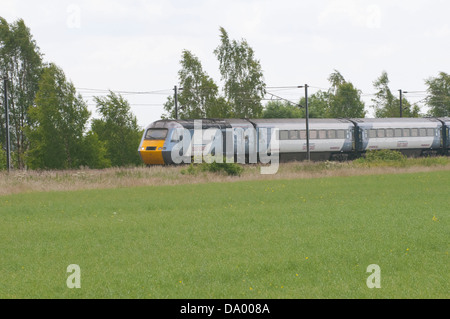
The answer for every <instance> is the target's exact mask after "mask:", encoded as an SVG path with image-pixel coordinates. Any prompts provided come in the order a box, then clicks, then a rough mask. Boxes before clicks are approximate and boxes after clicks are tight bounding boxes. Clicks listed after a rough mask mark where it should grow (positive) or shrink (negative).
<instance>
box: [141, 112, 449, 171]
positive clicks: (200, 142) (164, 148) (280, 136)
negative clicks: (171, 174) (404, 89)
mask: <svg viewBox="0 0 450 319" xmlns="http://www.w3.org/2000/svg"><path fill="white" fill-rule="evenodd" d="M307 126H308V129H307ZM449 131H450V118H449V117H444V118H373V119H369V118H340V119H315V118H314V119H309V121H308V125H307V123H306V120H305V119H198V120H194V119H192V120H159V121H156V122H153V123H151V124H150V125H148V126H147V127H146V129H145V131H144V134H143V136H142V140H141V143H140V145H139V149H138V152H139V154H140V156H141V159H142V161H143V163H145V164H146V165H148V166H150V165H172V164H181V163H186V162H190V161H191V159H193V158H194V155H195V154H197V155H198V154H200V155H204V154H210V155H212V156H216V155H217V153H219V152H222V153H223V155H224V156H227V157H233V158H234V159H235V160H236V162H239V163H253V162H255V161H256V162H258V161H260V160H261V159H262V158H263V157H262V156H261V154H269V155H270V154H271V152H276V153H277V156H278V158H279V161H280V162H288V161H303V160H306V159H311V160H312V161H327V160H329V161H335V160H339V161H345V160H353V159H356V158H358V157H361V156H364V154H365V153H366V152H368V151H373V150H396V151H399V152H401V153H403V154H404V155H406V156H408V157H420V156H437V155H442V156H447V155H448V154H449V149H450V132H449ZM196 132H197V133H196ZM198 132H200V133H198ZM207 132H209V135H208V134H207ZM308 135H309V138H308ZM199 137H200V138H199ZM271 145H276V146H275V147H273V146H271ZM308 145H309V152H308ZM196 152H197V153H196ZM180 159H181V160H180Z"/></svg>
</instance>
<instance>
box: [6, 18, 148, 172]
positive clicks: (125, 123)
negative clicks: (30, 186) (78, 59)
mask: <svg viewBox="0 0 450 319" xmlns="http://www.w3.org/2000/svg"><path fill="white" fill-rule="evenodd" d="M0 76H1V77H6V78H7V86H8V105H9V120H10V121H9V122H10V130H9V132H10V140H11V155H12V156H11V164H12V166H13V168H16V169H24V168H30V169H72V168H79V167H80V166H85V167H90V168H106V167H111V166H127V165H139V164H140V163H141V161H140V158H139V155H138V153H137V149H138V146H139V142H140V139H141V136H142V132H141V130H140V129H139V126H138V125H137V120H136V117H135V116H134V115H133V114H132V113H131V111H130V105H129V103H128V102H127V101H126V100H125V99H123V98H122V97H121V96H120V95H117V94H115V93H114V92H111V91H110V92H109V94H108V95H107V96H104V97H95V98H94V100H95V103H96V109H97V111H98V112H99V114H100V116H101V117H100V118H96V119H93V118H91V112H90V111H89V110H88V106H87V104H86V102H85V101H84V100H83V98H82V97H81V95H80V94H78V93H77V92H76V89H75V87H74V85H73V83H72V82H71V81H69V80H68V79H67V78H66V76H65V74H64V71H63V70H62V69H61V68H60V67H58V66H57V65H56V64H54V63H49V62H45V61H44V59H43V54H42V52H41V51H40V49H39V47H38V45H37V43H36V41H35V40H34V39H33V36H32V35H31V32H30V30H29V28H28V27H27V26H26V25H25V23H24V21H23V20H22V19H19V20H17V21H15V22H13V23H8V22H7V21H6V20H5V19H4V18H2V17H0ZM0 98H1V101H2V106H3V101H4V100H5V97H4V92H3V90H1V94H0ZM1 109H2V111H1V112H0V146H1V148H0V169H5V168H6V153H5V144H6V143H5V134H6V126H5V120H6V119H5V112H4V107H2V108H1ZM89 124H90V125H89ZM88 126H90V127H88Z"/></svg>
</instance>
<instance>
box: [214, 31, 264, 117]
mask: <svg viewBox="0 0 450 319" xmlns="http://www.w3.org/2000/svg"><path fill="white" fill-rule="evenodd" d="M220 39H221V43H220V45H219V46H218V47H217V48H216V50H214V53H215V55H216V56H217V58H218V60H219V63H220V67H219V70H220V74H221V76H222V80H223V81H224V82H225V83H224V93H225V99H226V100H227V101H228V103H230V104H231V107H232V113H233V115H234V117H237V118H250V117H259V116H260V115H261V114H262V109H263V107H262V104H261V100H262V99H263V98H264V95H265V87H266V84H265V83H264V78H263V72H262V68H261V63H260V62H259V60H257V59H256V58H255V54H254V51H253V49H252V48H251V47H250V46H249V44H248V43H247V41H246V40H242V41H236V40H231V39H230V38H229V35H228V33H227V32H226V31H225V29H224V28H220Z"/></svg>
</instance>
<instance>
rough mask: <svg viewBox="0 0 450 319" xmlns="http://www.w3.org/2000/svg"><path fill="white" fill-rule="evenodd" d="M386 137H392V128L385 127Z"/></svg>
mask: <svg viewBox="0 0 450 319" xmlns="http://www.w3.org/2000/svg"><path fill="white" fill-rule="evenodd" d="M386 137H394V130H393V129H391V128H388V129H386Z"/></svg>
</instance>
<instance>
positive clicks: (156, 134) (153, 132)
mask: <svg viewBox="0 0 450 319" xmlns="http://www.w3.org/2000/svg"><path fill="white" fill-rule="evenodd" d="M167 132H168V130H167V129H149V130H147V133H145V139H146V140H165V139H166V136H167Z"/></svg>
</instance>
